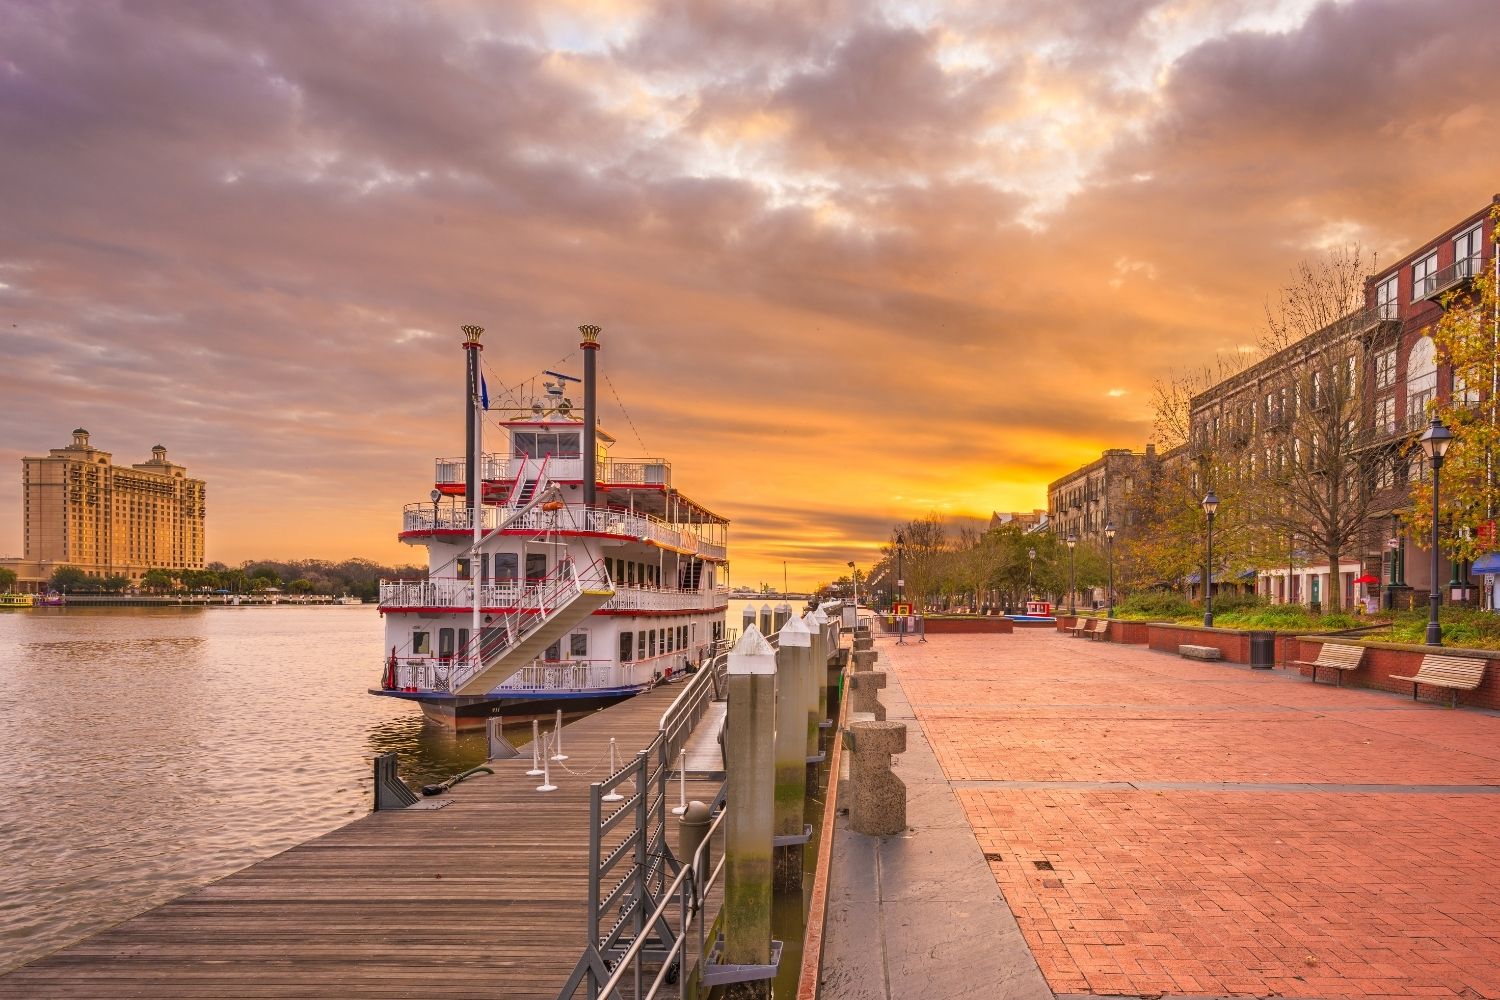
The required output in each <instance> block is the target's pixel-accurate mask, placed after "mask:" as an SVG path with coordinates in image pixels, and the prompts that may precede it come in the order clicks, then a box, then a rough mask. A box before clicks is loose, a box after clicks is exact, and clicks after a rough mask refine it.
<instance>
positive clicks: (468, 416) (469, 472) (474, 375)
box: [460, 326, 484, 524]
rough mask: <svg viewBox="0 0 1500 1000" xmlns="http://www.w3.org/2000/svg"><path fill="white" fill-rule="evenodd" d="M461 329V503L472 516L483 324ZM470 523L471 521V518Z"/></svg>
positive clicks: (475, 499) (475, 498)
mask: <svg viewBox="0 0 1500 1000" xmlns="http://www.w3.org/2000/svg"><path fill="white" fill-rule="evenodd" d="M460 329H461V330H463V332H464V353H465V356H466V357H467V359H468V370H467V377H466V380H465V383H464V506H466V507H468V508H469V511H470V513H471V515H472V513H473V511H474V510H475V508H477V507H478V506H479V489H480V486H479V456H478V455H476V454H474V453H475V451H477V450H478V446H479V420H478V416H479V352H480V351H482V350H484V345H483V344H481V343H480V342H479V338H480V336H481V335H483V333H484V327H482V326H464V327H460ZM469 523H470V524H473V523H474V521H473V520H472V517H471V519H470V521H469Z"/></svg>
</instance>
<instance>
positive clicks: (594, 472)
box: [578, 325, 599, 507]
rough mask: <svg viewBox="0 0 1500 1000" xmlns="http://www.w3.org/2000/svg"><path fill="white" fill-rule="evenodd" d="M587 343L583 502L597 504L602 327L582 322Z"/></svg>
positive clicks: (588, 504) (584, 387)
mask: <svg viewBox="0 0 1500 1000" xmlns="http://www.w3.org/2000/svg"><path fill="white" fill-rule="evenodd" d="M578 332H579V333H581V334H583V343H581V344H579V345H578V346H579V347H580V348H581V349H582V350H583V505H584V506H585V507H593V506H594V497H595V493H596V487H595V484H596V483H597V482H598V480H599V470H598V468H597V465H598V457H599V445H598V443H597V439H598V429H599V411H598V407H597V403H596V401H595V382H596V381H597V372H596V366H597V364H598V361H597V358H598V354H599V327H597V326H593V325H585V326H580V327H579V328H578Z"/></svg>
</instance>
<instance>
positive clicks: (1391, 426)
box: [1375, 396, 1396, 434]
mask: <svg viewBox="0 0 1500 1000" xmlns="http://www.w3.org/2000/svg"><path fill="white" fill-rule="evenodd" d="M1375 429H1376V430H1378V431H1380V432H1382V433H1385V434H1394V433H1396V397H1395V396H1382V397H1381V398H1380V399H1378V400H1376V401H1375Z"/></svg>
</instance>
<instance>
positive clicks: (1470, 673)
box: [1391, 653, 1485, 708]
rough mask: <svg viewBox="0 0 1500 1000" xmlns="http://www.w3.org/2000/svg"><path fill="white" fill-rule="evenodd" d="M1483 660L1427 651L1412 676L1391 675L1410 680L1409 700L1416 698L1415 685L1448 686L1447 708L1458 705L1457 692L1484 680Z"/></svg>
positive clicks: (1470, 688)
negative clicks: (1450, 698) (1449, 696)
mask: <svg viewBox="0 0 1500 1000" xmlns="http://www.w3.org/2000/svg"><path fill="white" fill-rule="evenodd" d="M1484 664H1485V661H1484V660H1471V659H1469V658H1468V657H1467V656H1440V655H1438V654H1436V653H1429V654H1427V655H1426V656H1424V657H1422V665H1421V666H1420V667H1418V668H1417V672H1416V674H1415V675H1414V676H1412V677H1395V676H1393V677H1391V680H1393V681H1411V700H1412V701H1416V700H1417V685H1418V684H1427V685H1429V686H1431V687H1440V688H1448V689H1449V690H1451V691H1452V692H1453V700H1452V702H1450V703H1449V706H1448V707H1449V708H1457V707H1458V692H1460V691H1472V690H1474V689H1475V688H1477V687H1478V686H1479V683H1480V682H1481V681H1483V680H1484Z"/></svg>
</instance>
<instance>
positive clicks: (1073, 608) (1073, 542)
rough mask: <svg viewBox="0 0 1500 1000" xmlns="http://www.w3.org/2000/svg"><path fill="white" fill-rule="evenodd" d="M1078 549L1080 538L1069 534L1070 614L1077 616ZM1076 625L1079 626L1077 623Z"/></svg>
mask: <svg viewBox="0 0 1500 1000" xmlns="http://www.w3.org/2000/svg"><path fill="white" fill-rule="evenodd" d="M1077 547H1078V536H1077V535H1075V534H1073V533H1072V532H1069V533H1068V614H1070V615H1073V616H1075V617H1076V616H1077V614H1078V602H1077V600H1076V596H1077V594H1078V588H1077V587H1076V586H1075V585H1074V582H1073V580H1074V575H1073V550H1074V549H1076V548H1077ZM1074 624H1077V623H1076V622H1075V623H1074Z"/></svg>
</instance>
